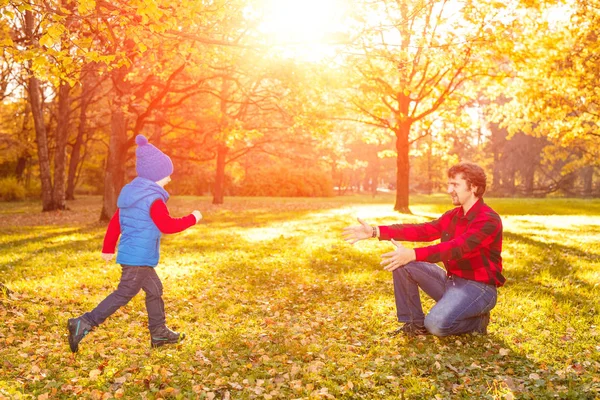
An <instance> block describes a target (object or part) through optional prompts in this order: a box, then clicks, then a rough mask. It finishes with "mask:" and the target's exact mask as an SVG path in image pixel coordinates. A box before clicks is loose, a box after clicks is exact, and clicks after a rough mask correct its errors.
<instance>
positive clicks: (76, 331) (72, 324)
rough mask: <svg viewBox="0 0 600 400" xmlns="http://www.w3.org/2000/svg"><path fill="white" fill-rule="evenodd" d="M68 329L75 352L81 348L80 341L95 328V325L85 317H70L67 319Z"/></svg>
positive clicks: (71, 345) (72, 349) (70, 342)
mask: <svg viewBox="0 0 600 400" xmlns="http://www.w3.org/2000/svg"><path fill="white" fill-rule="evenodd" d="M67 329H68V330H69V346H70V347H71V351H72V352H73V353H77V350H79V342H81V340H82V339H83V338H84V337H85V336H86V335H87V334H88V333H90V332H91V331H92V329H94V326H93V325H92V324H90V323H89V322H88V320H86V319H85V318H83V317H79V318H70V319H69V321H67Z"/></svg>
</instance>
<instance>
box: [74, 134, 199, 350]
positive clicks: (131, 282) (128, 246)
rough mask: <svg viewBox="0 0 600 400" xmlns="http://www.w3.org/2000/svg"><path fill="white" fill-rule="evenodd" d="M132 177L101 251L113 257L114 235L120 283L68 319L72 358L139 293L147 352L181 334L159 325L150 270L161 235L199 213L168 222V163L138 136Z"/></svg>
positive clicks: (158, 288) (159, 303) (161, 309)
mask: <svg viewBox="0 0 600 400" xmlns="http://www.w3.org/2000/svg"><path fill="white" fill-rule="evenodd" d="M135 142H136V143H137V145H138V148H137V149H136V152H135V153H136V165H135V169H136V171H137V174H138V176H137V178H135V179H134V180H133V181H131V182H130V183H129V184H127V185H126V186H125V187H124V188H123V190H121V193H120V194H119V199H118V200H117V207H118V209H117V211H116V212H115V215H114V216H113V217H112V219H111V220H110V223H109V224H108V229H107V231H106V235H105V237H104V246H103V248H102V258H103V259H104V260H105V261H107V262H108V261H110V260H112V258H113V257H114V253H115V246H116V243H117V240H118V239H119V235H121V240H120V242H119V251H118V255H117V262H118V263H119V264H121V267H122V273H121V281H120V282H119V286H118V287H117V290H115V291H114V292H112V293H111V294H110V295H109V296H108V297H107V298H105V299H104V300H103V301H102V302H101V303H100V304H98V306H97V307H96V308H95V309H93V310H92V311H91V312H88V313H85V314H83V315H82V316H80V317H78V318H72V319H69V321H68V323H67V328H68V330H69V346H70V347H71V351H72V352H73V353H75V352H77V350H78V349H79V342H81V340H82V339H83V338H84V337H85V336H86V335H87V334H88V333H89V332H90V331H91V330H93V329H94V328H95V327H96V326H98V325H100V324H101V323H102V322H104V320H106V318H108V317H109V316H111V315H112V314H113V313H114V312H115V311H117V310H118V309H119V308H120V307H122V306H124V305H125V304H127V303H129V301H130V300H131V299H132V298H133V297H134V296H135V295H136V294H137V293H139V291H140V289H143V290H144V292H146V310H147V312H148V328H149V329H150V338H151V339H150V343H151V346H152V347H158V346H162V345H164V344H167V343H177V342H179V341H180V340H182V339H183V338H184V337H185V334H184V333H181V334H180V333H177V332H173V331H172V330H170V329H169V328H167V326H166V325H165V306H164V303H163V300H162V293H163V286H162V283H161V281H160V278H159V277H158V275H157V274H156V271H155V270H154V267H156V265H157V264H158V259H159V246H160V237H161V234H162V233H176V232H181V231H183V230H185V229H187V228H189V227H191V226H193V225H195V224H197V223H198V221H200V219H201V218H202V214H200V211H197V210H195V211H193V212H192V213H191V214H190V215H188V216H186V217H183V218H172V217H171V216H170V215H169V210H168V209H167V206H166V204H165V203H166V201H167V199H168V198H169V194H168V193H167V192H166V191H165V189H164V188H163V187H164V186H165V185H166V184H167V183H169V182H170V181H171V176H170V175H171V174H172V173H173V163H172V162H171V159H170V158H169V157H168V156H167V155H166V154H164V153H163V152H162V151H160V150H159V149H157V148H156V147H154V146H153V145H151V144H149V143H148V139H146V138H145V137H144V136H142V135H138V136H137V137H136V138H135Z"/></svg>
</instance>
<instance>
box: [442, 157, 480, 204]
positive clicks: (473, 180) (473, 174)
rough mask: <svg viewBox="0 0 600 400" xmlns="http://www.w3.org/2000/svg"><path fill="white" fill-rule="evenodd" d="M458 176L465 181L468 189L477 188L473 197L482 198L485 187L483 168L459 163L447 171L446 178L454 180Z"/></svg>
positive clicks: (467, 163)
mask: <svg viewBox="0 0 600 400" xmlns="http://www.w3.org/2000/svg"><path fill="white" fill-rule="evenodd" d="M458 174H461V176H462V178H463V179H464V180H465V181H467V185H469V189H471V186H476V187H477V191H476V192H475V196H477V197H481V196H483V194H484V193H485V185H486V176H485V171H484V170H483V168H481V167H480V166H479V165H477V164H474V163H471V162H461V163H459V164H456V165H455V166H453V167H451V168H450V169H449V170H448V178H456V176H457V175H458Z"/></svg>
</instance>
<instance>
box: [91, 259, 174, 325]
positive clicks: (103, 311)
mask: <svg viewBox="0 0 600 400" xmlns="http://www.w3.org/2000/svg"><path fill="white" fill-rule="evenodd" d="M121 267H122V269H123V271H122V273H121V281H120V282H119V286H118V287H117V290H115V291H114V292H112V293H111V294H109V295H108V297H107V298H105V299H104V300H102V302H101V303H100V304H98V306H97V307H96V308H95V309H93V310H92V311H91V312H88V313H85V314H84V315H83V317H84V318H86V319H87V320H89V321H90V322H91V323H92V324H93V325H94V326H97V325H100V324H101V323H103V322H104V320H105V319H106V318H108V317H110V316H111V315H112V314H113V313H114V312H115V311H117V310H118V309H119V308H120V307H122V306H124V305H125V304H127V303H129V301H130V300H131V299H132V298H133V297H134V296H135V295H136V294H138V293H139V291H140V289H143V290H144V292H146V310H147V311H148V328H149V329H150V331H152V330H153V329H154V328H158V327H161V326H164V325H165V304H164V302H163V299H162V294H163V286H162V283H161V282H160V278H159V277H158V275H157V274H156V271H155V270H154V268H152V267H138V266H129V265H121Z"/></svg>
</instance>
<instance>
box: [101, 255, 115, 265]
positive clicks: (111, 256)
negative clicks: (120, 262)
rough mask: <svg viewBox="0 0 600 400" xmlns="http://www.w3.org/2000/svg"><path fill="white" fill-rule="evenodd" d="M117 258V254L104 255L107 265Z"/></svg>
mask: <svg viewBox="0 0 600 400" xmlns="http://www.w3.org/2000/svg"><path fill="white" fill-rule="evenodd" d="M114 257H115V253H102V259H103V260H104V261H106V262H107V263H108V262H110V261H111V260H112V259H113V258H114Z"/></svg>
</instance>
